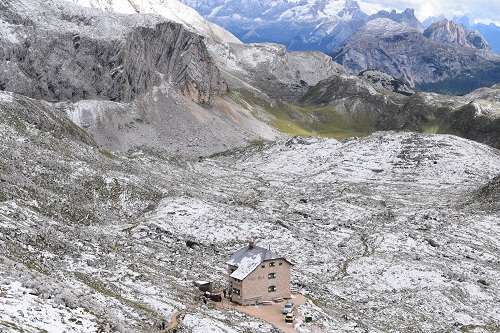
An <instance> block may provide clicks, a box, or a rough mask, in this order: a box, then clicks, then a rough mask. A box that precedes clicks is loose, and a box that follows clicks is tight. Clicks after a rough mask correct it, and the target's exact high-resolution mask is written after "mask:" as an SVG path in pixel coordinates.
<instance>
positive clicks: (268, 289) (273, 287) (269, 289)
mask: <svg viewBox="0 0 500 333" xmlns="http://www.w3.org/2000/svg"><path fill="white" fill-rule="evenodd" d="M267 291H268V292H270V293H272V292H275V291H276V286H269V287H268V288H267Z"/></svg>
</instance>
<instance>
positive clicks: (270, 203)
mask: <svg viewBox="0 0 500 333" xmlns="http://www.w3.org/2000/svg"><path fill="white" fill-rule="evenodd" d="M185 2H187V1H185ZM306 2H307V1H306ZM306 2H301V3H302V5H303V6H302V7H300V10H302V11H297V8H296V7H293V8H292V7H290V8H288V7H286V5H287V4H289V2H288V1H276V3H277V4H278V5H276V9H279V10H281V11H286V12H287V13H288V14H289V15H291V16H290V17H294V16H293V15H298V13H304V12H306V13H308V15H312V16H313V17H316V18H324V16H325V15H326V14H331V13H334V12H335V13H337V10H338V9H339V8H344V7H343V6H344V2H342V3H341V2H339V1H335V2H333V4H334V5H335V6H333V5H332V7H328V6H324V7H321V8H320V10H319V11H314V10H315V9H317V8H316V7H310V6H307V5H306V4H305V3H306ZM348 2H349V3H350V4H351V5H352V6H351V7H349V8H351V10H350V11H349V10H346V11H345V12H344V14H345V17H346V18H347V17H356V15H358V14H359V13H358V12H357V9H356V8H358V7H356V3H355V1H352V2H350V1H348ZM203 3H204V4H206V5H207V6H208V5H214V4H216V3H218V2H217V1H207V2H203ZM248 3H249V4H252V3H254V2H252V1H249V2H248ZM261 3H262V4H266V3H267V2H261ZM219 5H220V4H219ZM280 6H281V7H280ZM0 8H1V11H0V32H1V34H0V45H1V46H2V47H1V48H0V66H1V67H0V68H1V69H2V70H0V88H1V91H0V128H1V130H0V142H1V145H0V247H1V248H2V252H1V253H0V332H61V333H62V332H158V331H159V329H158V325H160V324H161V323H167V324H169V323H171V322H173V318H176V321H177V322H178V324H177V326H176V329H178V332H194V333H204V332H226V333H234V332H241V333H245V332H273V333H277V332H280V330H279V329H278V328H277V327H275V326H274V325H273V324H271V323H268V322H265V321H263V320H261V319H257V318H254V317H251V316H249V315H246V314H244V313H242V312H239V311H237V310H236V309H235V308H234V307H229V308H220V307H216V306H214V304H213V303H212V302H209V303H208V304H205V303H204V302H203V301H202V299H201V298H200V293H199V291H198V290H197V289H196V288H194V287H193V285H192V282H193V281H198V280H206V281H212V282H213V284H214V288H215V289H217V290H222V289H223V288H225V287H226V281H227V265H226V260H227V259H228V258H229V257H230V256H231V254H232V253H233V252H234V251H235V250H236V249H238V248H240V247H241V246H242V245H244V244H246V242H247V240H248V238H249V237H253V238H254V239H255V240H256V243H257V244H258V245H260V246H263V247H268V246H269V247H270V248H272V249H273V250H275V251H276V252H278V253H280V254H282V255H284V256H285V257H286V258H288V259H289V260H290V261H291V262H292V263H293V264H294V266H293V269H292V285H293V287H294V289H296V290H298V292H300V293H301V294H303V295H305V296H306V304H305V305H301V306H299V307H298V314H299V316H298V317H297V320H296V321H295V323H294V325H293V326H292V325H291V326H290V328H291V329H295V330H296V331H298V332H302V333H318V332H339V333H340V332H374V333H377V332H380V333H382V332H457V333H458V332H475V333H480V332H498V331H500V325H499V323H500V315H499V314H500V286H499V284H498V281H500V269H499V268H500V258H499V252H498V249H499V248H500V217H499V216H500V215H499V212H500V204H499V202H500V201H499V199H500V151H499V150H498V149H499V148H500V131H499V129H500V120H499V119H500V86H499V85H491V86H490V87H483V88H480V89H476V90H474V91H472V92H469V93H467V94H464V95H461V96H452V95H440V94H437V93H432V92H418V91H417V92H416V91H415V89H414V88H415V87H412V86H410V85H409V84H408V82H407V81H408V80H400V79H399V78H398V77H397V75H392V76H391V75H389V74H390V73H389V74H387V73H384V72H382V71H378V70H366V71H364V70H363V71H361V70H360V71H359V72H360V73H358V72H357V70H356V71H354V70H353V71H352V73H349V70H346V67H347V66H346V65H345V64H344V66H342V65H341V64H339V63H337V62H335V61H334V59H332V57H330V56H329V55H326V54H325V53H322V52H319V51H295V52H288V51H287V49H286V47H285V46H283V45H279V44H273V43H263V44H244V43H242V42H241V41H239V40H238V39H237V38H236V37H235V36H233V35H232V34H231V33H229V32H228V31H226V30H224V29H223V28H220V27H218V26H216V25H215V24H213V23H209V22H207V21H205V20H204V19H203V17H202V16H201V15H199V14H197V13H196V12H195V11H194V10H192V9H191V8H189V7H187V6H185V5H183V4H181V3H180V2H178V1H176V0H143V1H139V0H109V1H108V0H106V1H103V0H69V1H66V0H52V1H44V0H15V1H14V0H4V1H0ZM228 8H229V7H228ZM259 8H260V7H259ZM294 8H295V9H294ZM223 9H224V8H221V9H220V10H221V13H222V10H223ZM226 9H227V8H226ZM358 9H359V8H358ZM410 14H412V13H410V12H408V13H406V14H404V15H400V16H397V17H395V16H394V15H392V14H391V13H386V14H383V13H382V14H380V15H381V16H383V17H378V18H374V19H373V20H372V21H370V22H372V23H371V24H376V23H377V21H384V20H388V17H392V18H393V19H397V20H400V21H401V22H395V21H391V22H393V23H390V24H391V25H393V26H394V29H393V30H394V31H396V30H398V29H401V26H403V24H407V25H406V26H405V27H408V29H409V30H408V31H406V30H404V29H403V30H404V31H403V33H408V34H407V35H406V37H405V38H410V37H411V36H416V33H415V32H414V31H415V30H411V29H410V28H409V26H411V24H413V23H414V22H413V21H412V20H408V18H409V17H411V16H412V15H410ZM269 15H271V16H272V15H277V14H276V12H274V13H273V12H269ZM350 15H351V16H350ZM359 15H361V14H359ZM272 17H275V16H272ZM363 19H364V18H363ZM405 22H406V23H405ZM412 22H413V23H412ZM366 27H370V23H368V24H367V25H365V28H366ZM362 29H364V28H362ZM405 29H406V28H405ZM412 29H413V28H412ZM394 31H393V32H394ZM423 31H424V29H423V28H422V31H421V32H419V34H420V35H419V36H418V37H415V38H425V37H423ZM400 32H401V31H400ZM358 33H359V31H358ZM385 33H387V34H388V35H390V36H387V38H389V39H390V38H393V37H394V34H392V35H391V34H390V33H391V31H389V30H387V31H386V32H385ZM436 38H437V37H436ZM356 40H358V41H359V39H358V37H356V36H355V37H353V38H352V39H351V41H350V42H349V43H351V42H352V43H354V42H356ZM418 40H420V39H418ZM429 43H431V42H429ZM433 45H434V44H433ZM470 49H471V50H470V51H469V52H470V53H471V57H473V56H477V55H478V54H482V55H484V58H481V59H484V62H483V63H481V66H482V67H481V68H482V69H483V70H484V71H485V73H490V74H491V73H494V71H493V72H489V71H487V69H488V68H489V67H488V66H490V65H491V66H492V67H491V68H495V67H494V65H492V64H494V62H495V61H496V58H495V57H496V56H493V55H491V54H493V53H488V52H489V51H487V50H479V49H477V48H470ZM443 52H444V51H443ZM343 56H345V57H346V58H347V57H348V56H349V54H348V53H345V54H343ZM490 56H491V58H488V57H490ZM353 66H354V63H353ZM453 66H455V65H453ZM453 66H452V67H453ZM457 66H458V65H457ZM478 66H479V65H478ZM348 68H349V67H347V69H348ZM485 75H486V74H485ZM415 82H416V81H415ZM306 314H307V315H310V316H312V318H313V321H312V322H306V321H305V320H303V319H302V318H303V317H304V316H305V315H306Z"/></svg>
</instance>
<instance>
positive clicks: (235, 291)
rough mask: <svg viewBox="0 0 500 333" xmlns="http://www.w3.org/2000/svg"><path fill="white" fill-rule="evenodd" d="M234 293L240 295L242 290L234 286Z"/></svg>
mask: <svg viewBox="0 0 500 333" xmlns="http://www.w3.org/2000/svg"><path fill="white" fill-rule="evenodd" d="M233 294H236V295H238V296H239V295H240V290H239V289H236V288H233Z"/></svg>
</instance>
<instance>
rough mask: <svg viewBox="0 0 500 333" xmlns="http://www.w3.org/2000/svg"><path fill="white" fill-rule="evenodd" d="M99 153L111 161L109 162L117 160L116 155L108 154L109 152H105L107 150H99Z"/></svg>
mask: <svg viewBox="0 0 500 333" xmlns="http://www.w3.org/2000/svg"><path fill="white" fill-rule="evenodd" d="M99 152H100V153H101V154H102V155H104V156H106V157H107V158H109V159H111V160H117V159H118V157H117V156H116V155H113V154H111V153H110V152H109V151H107V150H104V149H101V150H99Z"/></svg>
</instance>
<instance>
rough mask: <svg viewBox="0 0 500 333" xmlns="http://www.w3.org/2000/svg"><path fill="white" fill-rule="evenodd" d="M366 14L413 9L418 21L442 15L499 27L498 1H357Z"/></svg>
mask: <svg viewBox="0 0 500 333" xmlns="http://www.w3.org/2000/svg"><path fill="white" fill-rule="evenodd" d="M358 3H359V5H360V7H361V10H363V11H364V12H365V13H367V14H373V13H376V12H377V11H379V10H382V9H383V10H387V11H390V10H392V9H395V10H396V11H397V12H401V11H403V10H405V9H406V8H413V9H415V16H417V18H418V19H419V20H420V21H423V20H425V19H426V18H429V17H431V16H439V15H440V14H443V15H444V16H446V18H448V19H451V18H453V16H455V15H456V16H464V15H465V16H467V17H469V19H470V21H471V23H486V24H489V23H491V22H493V23H495V24H496V25H500V1H498V0H458V1H457V0H358Z"/></svg>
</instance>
